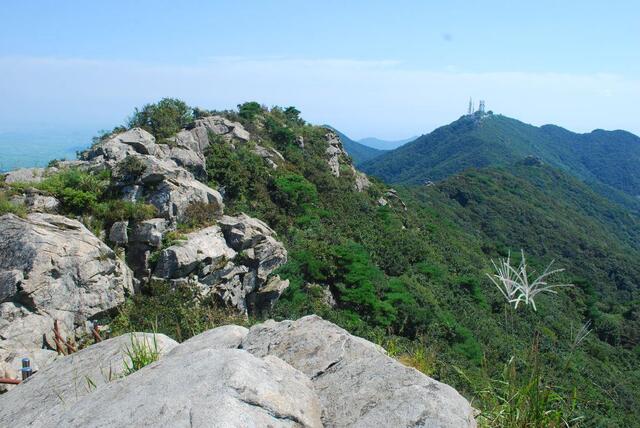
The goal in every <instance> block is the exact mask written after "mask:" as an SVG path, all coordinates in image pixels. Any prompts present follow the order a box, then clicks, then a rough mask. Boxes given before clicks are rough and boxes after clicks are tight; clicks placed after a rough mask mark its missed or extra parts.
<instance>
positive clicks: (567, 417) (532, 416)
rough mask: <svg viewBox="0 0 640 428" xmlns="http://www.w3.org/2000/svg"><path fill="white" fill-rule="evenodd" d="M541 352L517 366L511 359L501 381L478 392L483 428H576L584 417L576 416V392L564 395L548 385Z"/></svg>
mask: <svg viewBox="0 0 640 428" xmlns="http://www.w3.org/2000/svg"><path fill="white" fill-rule="evenodd" d="M537 357H538V351H537V350H534V351H532V358H531V360H530V361H529V362H525V363H524V365H522V367H518V366H519V364H518V361H517V360H516V358H515V357H511V359H510V360H509V361H508V363H507V364H505V367H504V370H503V372H502V377H501V378H500V379H494V380H492V381H491V382H490V383H489V384H488V385H487V387H486V389H484V390H483V391H480V392H479V393H478V396H479V397H480V399H481V401H482V403H483V404H484V405H483V408H484V409H483V411H482V412H481V414H480V415H479V416H478V419H477V420H478V424H479V426H480V427H491V428H493V427H496V428H498V427H513V428H530V427H531V428H547V427H550V428H556V427H557V428H559V427H577V426H579V424H580V422H581V421H582V419H583V417H581V416H577V413H576V411H577V400H576V391H575V390H574V391H573V392H572V394H570V395H569V397H565V396H563V394H561V393H560V392H559V391H557V390H556V389H555V388H553V387H552V386H551V385H548V384H546V383H545V381H544V378H543V371H542V367H541V364H540V363H539V361H538V358H537Z"/></svg>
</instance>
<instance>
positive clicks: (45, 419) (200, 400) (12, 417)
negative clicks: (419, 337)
mask: <svg viewBox="0 0 640 428" xmlns="http://www.w3.org/2000/svg"><path fill="white" fill-rule="evenodd" d="M135 335H136V336H135V337H136V338H138V339H140V338H142V337H143V336H141V333H135ZM144 337H146V338H147V339H148V340H150V339H151V338H153V336H152V335H147V336H144ZM156 340H159V343H160V344H161V347H162V357H161V358H160V360H159V361H158V362H155V363H152V364H150V365H148V366H146V367H143V368H142V369H140V370H138V371H137V372H135V373H133V374H129V375H128V376H126V377H123V367H124V366H123V363H122V359H123V358H126V354H125V353H123V347H126V346H127V344H130V343H131V337H130V336H123V337H119V338H115V339H112V340H109V341H106V342H103V343H100V344H97V345H93V346H90V347H89V348H87V349H85V350H83V351H81V352H79V353H77V354H75V355H72V356H70V357H63V358H59V359H57V360H56V361H55V362H53V363H52V364H51V365H50V366H49V367H48V368H47V369H45V370H42V371H40V372H39V373H36V374H35V375H34V376H32V377H31V378H30V379H29V380H28V381H26V382H24V383H23V384H21V385H19V386H17V387H16V388H15V389H13V390H12V391H10V392H8V393H7V394H4V395H0V426H38V427H58V426H65V427H66V426H71V427H94V426H96V427H97V426H99V427H119V426H154V427H155V426H160V427H174V426H193V427H207V426H216V427H321V426H324V427H445V428H449V427H450V428H453V427H455V428H466V427H470V428H473V427H475V426H476V424H475V421H474V419H473V416H472V409H471V406H470V405H469V403H468V402H467V401H466V400H465V399H464V398H463V397H462V396H460V395H459V394H458V393H457V392H456V391H455V390H454V389H453V388H451V387H449V386H447V385H444V384H442V383H440V382H437V381H435V380H433V379H431V378H429V377H427V376H425V375H423V374H422V373H420V372H418V371H416V370H414V369H411V368H408V367H405V366H403V365H402V364H400V363H399V362H397V361H395V360H394V359H392V358H389V357H388V356H387V355H386V353H385V351H384V349H382V348H380V347H379V346H377V345H374V344H373V343H371V342H368V341H366V340H364V339H361V338H358V337H355V336H352V335H350V334H349V333H347V332H346V331H345V330H343V329H341V328H339V327H337V326H336V325H334V324H332V323H330V322H327V321H324V320H322V319H321V318H319V317H317V316H308V317H304V318H301V319H299V320H298V321H283V322H274V321H267V322H265V323H263V324H258V325H256V326H254V327H252V328H251V329H249V330H247V329H246V328H244V327H240V326H235V325H229V326H223V327H218V328H215V329H212V330H209V331H206V332H204V333H202V334H200V335H198V336H195V337H193V338H191V339H189V340H187V341H186V342H184V343H182V344H180V345H177V346H176V344H175V342H173V341H172V340H171V339H168V338H166V337H164V336H160V335H158V336H156ZM87 379H90V380H91V381H90V382H89V381H87ZM24 403H27V404H26V407H25V405H24ZM23 407H24V408H23Z"/></svg>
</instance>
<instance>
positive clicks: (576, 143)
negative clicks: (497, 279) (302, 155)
mask: <svg viewBox="0 0 640 428" xmlns="http://www.w3.org/2000/svg"><path fill="white" fill-rule="evenodd" d="M527 156H536V157H539V158H540V159H542V160H543V161H544V162H546V163H548V164H550V165H552V166H554V167H557V168H560V169H562V170H565V171H567V172H569V173H570V174H572V175H574V176H576V177H578V178H580V179H581V180H583V181H585V182H588V183H592V182H595V183H597V184H599V185H601V186H607V187H609V188H614V189H617V190H619V191H622V192H624V193H626V194H628V195H631V196H634V197H635V196H637V195H640V168H638V164H640V138H639V137H637V136H635V135H633V134H630V133H628V132H625V131H603V130H595V131H593V132H590V133H588V134H576V133H573V132H570V131H567V130H566V129H563V128H560V127H558V126H553V125H545V126H542V127H535V126H532V125H528V124H525V123H522V122H520V121H518V120H515V119H511V118H508V117H506V116H502V115H493V114H485V115H482V114H479V113H476V114H474V115H467V116H462V117H461V118H460V119H458V120H456V121H455V122H452V123H451V124H449V125H446V126H443V127H440V128H438V129H436V130H435V131H433V132H431V133H429V134H427V135H423V136H422V137H420V138H418V139H417V140H415V141H413V142H411V143H408V144H406V145H404V146H402V147H400V148H398V149H396V150H393V151H390V152H388V153H385V154H384V155H382V156H380V157H378V158H376V159H373V160H371V161H369V162H366V163H364V164H363V165H362V169H363V171H365V172H366V173H368V174H372V175H375V176H377V177H380V178H381V179H383V180H385V181H387V182H390V183H413V184H422V183H424V182H425V181H427V180H433V181H435V180H441V179H443V178H445V177H448V176H451V175H452V174H455V173H457V172H460V171H464V170H465V169H467V168H470V167H476V168H481V167H485V166H501V165H508V164H510V163H513V162H515V161H517V160H519V159H522V158H524V157H527ZM603 191H605V192H606V190H603Z"/></svg>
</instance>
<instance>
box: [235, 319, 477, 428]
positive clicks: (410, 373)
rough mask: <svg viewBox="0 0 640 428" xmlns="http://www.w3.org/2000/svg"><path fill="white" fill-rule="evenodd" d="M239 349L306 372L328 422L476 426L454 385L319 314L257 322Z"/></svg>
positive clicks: (469, 410)
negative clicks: (354, 334)
mask: <svg viewBox="0 0 640 428" xmlns="http://www.w3.org/2000/svg"><path fill="white" fill-rule="evenodd" d="M241 347H242V348H243V349H246V350H247V351H249V352H251V353H253V354H254V355H257V356H265V355H275V356H277V357H279V358H281V359H283V360H284V361H286V362H287V363H289V364H291V365H292V366H293V367H295V368H297V369H298V370H300V371H301V372H303V373H304V374H305V375H307V376H308V377H309V378H310V379H311V380H312V381H313V383H314V388H315V390H316V392H317V394H318V396H319V398H320V403H321V404H322V409H323V414H322V419H323V422H324V424H325V426H349V427H372V426H384V427H408V426H411V427H416V426H428V427H431V426H433V427H450V428H460V427H473V426H475V421H474V419H473V412H472V408H471V406H470V405H469V403H468V402H467V401H466V400H465V399H464V398H463V397H462V396H461V395H460V394H458V393H457V392H456V391H455V390H454V389H453V388H451V387H450V386H448V385H445V384H443V383H440V382H437V381H435V380H433V379H431V378H429V377H427V376H425V375H423V374H421V373H420V372H418V371H417V370H415V369H412V368H409V367H405V366H403V365H402V364H400V363H398V362H397V361H395V360H394V359H392V358H390V357H388V356H387V355H386V353H385V352H384V350H383V349H382V348H380V347H379V346H377V345H374V344H373V343H371V342H368V341H366V340H364V339H361V338H358V337H355V336H352V335H350V334H349V333H347V332H346V331H345V330H343V329H341V328H339V327H337V326H336V325H334V324H331V323H329V322H327V321H324V320H322V319H321V318H319V317H317V316H308V317H304V318H301V319H299V320H297V321H283V322H280V323H277V322H274V321H267V322H265V323H263V324H259V325H257V326H254V327H252V328H251V329H250V330H249V333H248V334H247V336H246V337H245V338H244V340H243V341H242V345H241Z"/></svg>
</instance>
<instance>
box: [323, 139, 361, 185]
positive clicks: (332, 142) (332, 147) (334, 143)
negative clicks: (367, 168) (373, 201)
mask: <svg viewBox="0 0 640 428" xmlns="http://www.w3.org/2000/svg"><path fill="white" fill-rule="evenodd" d="M325 139H326V141H327V150H326V156H327V164H328V165H329V169H330V170H331V174H333V175H334V176H335V177H340V176H341V171H340V166H341V165H344V166H345V167H346V168H347V169H348V170H349V171H350V172H351V175H352V176H353V179H354V187H355V189H356V190H357V191H358V192H363V191H364V190H366V189H367V188H368V187H369V186H370V185H371V182H370V181H369V178H368V177H367V175H366V174H364V173H362V172H360V171H358V170H357V169H356V168H355V167H354V166H353V163H352V162H351V158H350V157H349V155H348V154H347V152H346V150H345V149H344V146H343V145H342V141H341V140H340V137H339V136H338V134H337V133H336V132H335V131H333V130H331V129H327V133H326V135H325Z"/></svg>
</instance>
